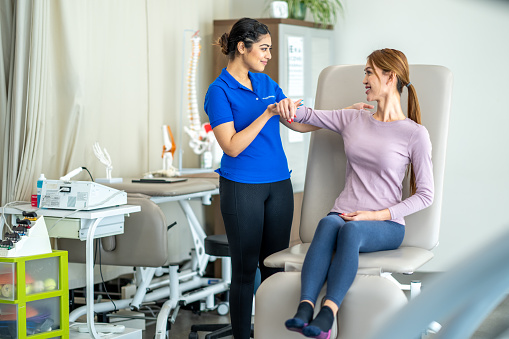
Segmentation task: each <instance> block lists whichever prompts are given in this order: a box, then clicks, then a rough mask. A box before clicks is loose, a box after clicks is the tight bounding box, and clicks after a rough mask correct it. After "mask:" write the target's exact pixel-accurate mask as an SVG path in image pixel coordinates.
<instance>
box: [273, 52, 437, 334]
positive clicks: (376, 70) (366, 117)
mask: <svg viewBox="0 0 509 339" xmlns="http://www.w3.org/2000/svg"><path fill="white" fill-rule="evenodd" d="M364 71H365V76H364V79H363V84H364V86H365V88H366V96H367V101H376V102H377V110H376V112H375V113H374V114H373V113H372V112H369V111H365V110H355V109H342V110H333V111H325V110H323V111H322V110H313V109H311V108H308V107H305V106H302V107H300V108H299V109H298V110H297V111H296V116H295V122H297V123H298V124H293V126H292V127H293V128H294V129H297V130H298V129H300V128H301V127H302V128H303V127H304V126H302V125H300V124H309V125H313V126H316V127H319V128H327V129H330V130H332V131H335V132H337V133H339V134H341V135H342V137H343V140H344V144H345V153H346V156H347V160H348V162H347V170H346V181H345V188H344V189H343V191H342V192H341V194H340V195H339V197H338V198H337V199H336V201H335V203H334V206H333V207H332V209H331V211H330V213H329V214H328V215H327V216H326V217H324V218H323V219H321V220H320V222H319V223H318V226H317V229H316V232H315V235H314V238H313V241H312V242H311V245H310V247H309V250H308V252H307V255H306V258H305V260H304V266H303V268H302V278H301V283H302V287H301V296H300V304H299V307H298V308H297V313H296V314H295V315H294V317H293V318H291V319H289V320H287V321H286V322H285V325H286V327H287V328H288V329H289V330H291V331H297V332H300V333H302V334H304V335H305V336H307V337H311V338H320V339H325V338H329V337H330V332H331V327H332V324H333V321H334V317H335V315H336V313H337V311H338V308H339V306H340V305H341V302H342V301H343V298H344V297H345V294H346V293H347V291H348V289H349V288H350V286H351V285H352V283H353V280H354V278H355V275H356V273H357V269H358V263H359V253H360V252H374V251H384V250H392V249H396V248H398V247H399V246H400V245H401V242H402V241H403V237H404V235H405V220H404V219H403V218H404V217H405V216H407V215H409V214H412V213H415V212H417V211H419V210H421V209H423V208H426V207H428V206H429V205H431V203H432V201H433V172H432V163H431V142H430V139H429V135H428V131H427V130H426V128H425V127H424V126H422V125H421V124H420V122H421V113H420V108H419V102H418V100H417V94H416V91H415V88H414V87H413V86H412V85H411V83H410V75H409V69H408V63H407V59H406V57H405V55H404V54H403V53H402V52H400V51H397V50H394V49H382V50H377V51H374V52H373V53H371V55H369V56H368V58H367V63H366V68H365V69H364ZM405 88H406V89H407V90H408V118H407V117H406V116H405V115H404V114H403V111H402V109H401V93H402V91H403V89H405ZM280 111H281V112H280V114H281V116H282V118H284V119H290V118H291V116H290V115H291V114H290V112H289V111H288V110H284V109H281V110H280ZM303 130H304V129H303ZM308 130H309V128H308ZM407 168H409V169H410V186H411V192H410V193H411V195H410V197H409V198H407V199H405V200H402V182H403V179H404V177H405V172H406V170H407ZM331 259H332V260H331ZM326 281H327V292H326V295H325V299H324V303H323V304H322V307H321V309H320V312H319V313H318V315H317V316H316V318H314V319H313V310H314V307H315V306H316V302H317V298H318V294H319V292H320V290H321V288H322V287H323V285H324V283H325V282H326Z"/></svg>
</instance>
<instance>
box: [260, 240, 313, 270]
mask: <svg viewBox="0 0 509 339" xmlns="http://www.w3.org/2000/svg"><path fill="white" fill-rule="evenodd" d="M309 245H311V244H310V243H305V244H298V245H295V246H292V247H289V248H287V249H285V250H282V251H279V252H276V253H274V254H271V255H269V256H268V257H267V258H265V260H264V261H263V263H264V264H265V266H267V267H272V268H284V267H285V263H287V262H288V263H295V264H301V265H302V263H303V262H304V258H305V257H306V253H307V251H308V249H309Z"/></svg>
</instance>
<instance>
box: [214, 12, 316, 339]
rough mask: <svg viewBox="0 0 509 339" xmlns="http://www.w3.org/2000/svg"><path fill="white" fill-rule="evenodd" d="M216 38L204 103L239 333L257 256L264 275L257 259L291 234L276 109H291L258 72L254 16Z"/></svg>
mask: <svg viewBox="0 0 509 339" xmlns="http://www.w3.org/2000/svg"><path fill="white" fill-rule="evenodd" d="M217 44H218V45H219V46H220V47H221V51H222V53H223V54H225V55H227V56H228V58H229V60H228V65H227V67H226V68H224V69H223V70H222V72H221V75H220V76H219V77H218V78H217V79H216V80H215V81H214V82H213V83H212V84H211V85H210V87H209V89H208V91H207V94H206V96H205V111H206V112H207V114H208V116H209V120H210V124H211V126H212V128H213V131H214V135H215V137H216V139H217V141H218V142H219V145H220V146H221V148H222V149H223V152H224V155H223V157H222V159H221V166H220V168H219V169H218V170H217V172H218V173H219V175H220V186H219V191H220V200H221V214H222V216H223V220H224V224H225V229H226V234H227V237H228V244H229V247H230V255H231V259H232V283H231V288H230V317H231V323H232V331H233V337H234V338H235V339H246V338H249V337H250V332H251V312H252V300H253V291H254V281H255V274H256V269H257V267H258V263H260V273H261V280H262V281H263V280H264V279H266V278H267V277H269V276H270V275H271V274H273V273H275V272H277V270H276V269H273V268H268V267H265V266H264V265H263V261H264V259H265V258H266V257H267V256H269V255H271V254H272V253H275V252H277V251H280V250H283V249H285V248H287V247H288V245H289V241H290V229H291V224H292V218H293V189H292V183H291V181H290V171H289V169H288V162H287V160H286V156H285V153H284V151H283V145H282V142H281V137H280V133H279V126H280V125H279V122H280V115H279V113H278V112H279V111H285V112H289V113H291V114H292V116H293V115H295V111H296V104H295V103H294V102H293V101H292V100H290V99H287V98H286V97H285V95H284V94H283V91H282V90H281V88H280V87H279V86H278V84H277V83H276V82H274V81H273V80H272V79H271V78H270V77H269V76H267V75H266V74H263V73H261V72H263V70H264V69H265V66H266V65H267V62H269V60H270V58H271V54H270V49H271V47H272V41H271V37H270V32H269V29H268V28H267V26H266V25H264V24H262V23H260V22H258V21H257V20H254V19H249V18H243V19H240V20H238V21H237V22H236V23H235V24H234V25H233V27H232V29H231V31H230V33H229V34H227V33H225V34H223V35H222V36H221V37H220V38H219V40H218V42H217ZM252 71H253V72H252ZM255 72H256V73H255ZM284 123H285V124H287V125H288V122H286V121H284ZM306 126H308V125H306ZM308 128H310V130H312V129H314V127H313V126H309V127H308Z"/></svg>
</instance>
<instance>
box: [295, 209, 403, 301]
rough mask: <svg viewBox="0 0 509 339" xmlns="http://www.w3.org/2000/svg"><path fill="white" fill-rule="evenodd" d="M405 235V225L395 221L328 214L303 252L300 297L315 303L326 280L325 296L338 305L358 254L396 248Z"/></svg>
mask: <svg viewBox="0 0 509 339" xmlns="http://www.w3.org/2000/svg"><path fill="white" fill-rule="evenodd" d="M404 235H405V226H403V225H401V224H399V223H397V222H394V221H390V220H385V221H375V220H362V221H348V222H345V221H344V220H343V219H342V218H341V217H340V216H339V215H338V214H337V213H329V214H328V215H327V216H326V217H324V218H322V219H321V220H320V222H319V223H318V226H317V228H316V231H315V235H314V237H313V241H312V242H311V245H310V246H309V250H308V252H307V254H306V259H305V260H304V266H303V267H302V276H301V284H302V286H301V298H300V300H301V301H302V300H309V301H311V302H313V304H315V305H316V299H317V298H318V294H319V293H320V290H321V289H322V287H323V284H324V283H325V281H326V280H327V293H326V294H325V299H326V300H330V301H332V302H334V303H335V304H336V305H338V307H339V306H340V305H341V302H342V301H343V298H344V297H345V295H346V292H347V291H348V289H349V288H350V286H351V285H352V283H353V280H354V279H355V275H356V274H357V269H358V267H359V253H361V252H375V251H384V250H392V249H396V248H398V247H399V246H400V245H401V242H402V241H403V237H404ZM334 251H335V252H336V253H335V254H334ZM333 255H334V258H333V259H332V261H331V258H332V257H333Z"/></svg>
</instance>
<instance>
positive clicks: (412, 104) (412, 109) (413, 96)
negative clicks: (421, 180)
mask: <svg viewBox="0 0 509 339" xmlns="http://www.w3.org/2000/svg"><path fill="white" fill-rule="evenodd" d="M406 87H407V88H408V110H407V112H408V118H409V119H411V120H413V121H415V122H416V123H418V124H419V125H420V124H421V107H420V106H419V99H418V98H417V93H416V91H415V88H414V86H413V85H412V84H411V83H410V82H409V83H408V84H407V86H406ZM416 191H417V185H416V183H415V172H414V167H413V166H412V164H410V195H414V194H415V192H416Z"/></svg>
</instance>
